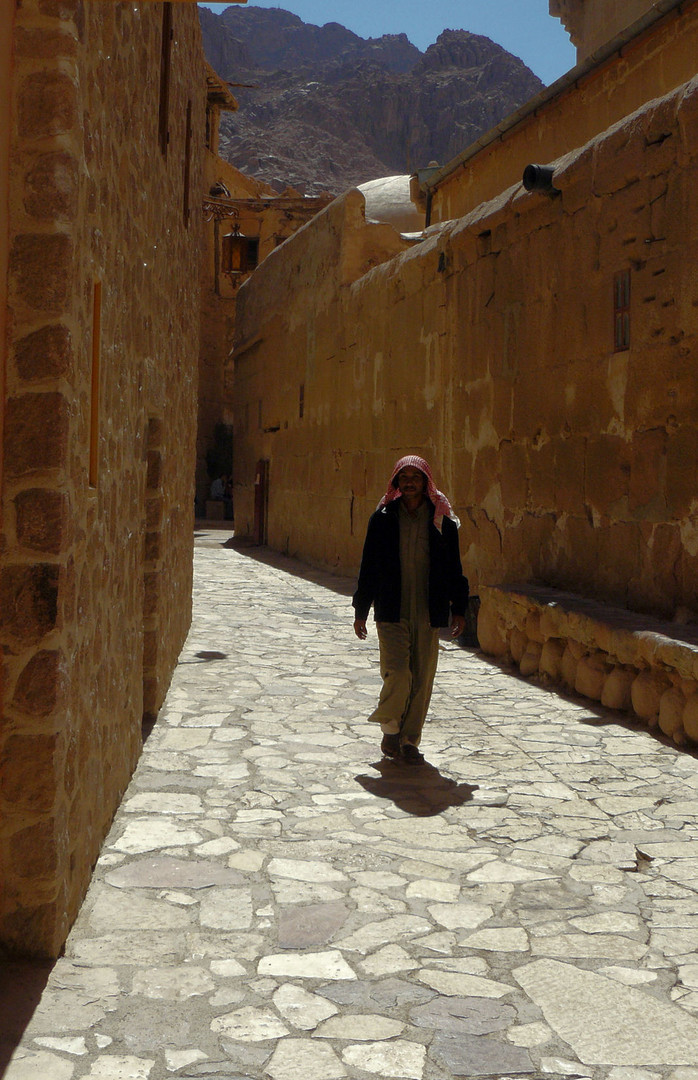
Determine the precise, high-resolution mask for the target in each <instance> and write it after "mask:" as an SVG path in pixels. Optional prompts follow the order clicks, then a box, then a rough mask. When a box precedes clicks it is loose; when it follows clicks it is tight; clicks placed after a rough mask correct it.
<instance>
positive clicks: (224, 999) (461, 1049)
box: [4, 529, 698, 1080]
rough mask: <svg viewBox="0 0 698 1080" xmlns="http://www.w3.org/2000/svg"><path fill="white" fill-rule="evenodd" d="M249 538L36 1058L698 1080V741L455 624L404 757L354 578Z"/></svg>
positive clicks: (206, 606)
mask: <svg viewBox="0 0 698 1080" xmlns="http://www.w3.org/2000/svg"><path fill="white" fill-rule="evenodd" d="M228 537H229V533H227V532H225V531H223V530H221V529H216V530H210V531H200V532H199V534H198V537H197V548H196V585H195V614H194V623H193V626H192V630H191V633H190V635H189V639H188V641H187V644H186V647H185V649H184V651H183V653H182V656H181V658H180V664H179V666H178V668H177V670H176V672H175V675H174V678H173V681H172V685H171V688H170V691H169V694H168V697H167V701H166V703H165V706H164V707H163V709H162V711H161V714H160V716H159V718H158V721H157V723H156V725H155V727H154V729H153V731H152V733H151V735H150V737H149V738H148V740H147V743H146V746H145V749H144V753H143V756H142V759H141V762H140V765H139V767H138V770H137V772H136V774H135V776H134V778H133V782H132V784H131V786H130V788H129V790H128V792H127V794H126V798H125V799H124V802H123V804H122V806H121V808H120V810H119V812H118V814H117V817H116V819H115V821H114V825H113V828H112V830H111V833H110V834H109V836H108V838H107V840H106V842H105V845H104V849H103V854H102V857H101V859H100V861H99V864H98V866H97V869H96V873H95V876H94V880H93V883H92V886H91V888H90V891H89V894H88V897H87V899H86V901H85V904H84V906H83V909H82V912H81V914H80V917H79V919H78V922H77V924H76V926H75V928H74V929H73V932H72V934H71V936H70V938H69V941H68V945H67V948H66V955H65V957H64V958H63V959H61V960H60V961H59V962H58V963H56V964H55V965H54V966H53V969H52V970H51V971H50V974H49V975H48V981H46V978H45V975H46V972H44V971H43V969H40V968H36V969H35V978H34V980H33V983H32V982H31V979H29V981H27V977H26V970H24V969H23V971H20V969H19V968H18V969H17V987H16V989H17V994H16V998H17V1001H18V1002H19V1004H18V1005H17V1008H16V1009H15V1010H13V1011H12V1013H11V1015H9V1014H7V1013H6V1018H5V1025H4V1028H5V1033H4V1040H5V1044H6V1045H5V1050H6V1056H5V1058H4V1060H5V1061H6V1060H7V1054H8V1053H9V1050H8V1040H9V1043H11V1044H12V1045H13V1046H14V1047H15V1050H14V1054H13V1056H12V1060H11V1063H10V1064H9V1066H8V1067H7V1071H6V1072H5V1073H4V1076H5V1077H6V1078H7V1080H79V1078H82V1077H90V1078H100V1080H162V1078H164V1077H172V1076H175V1077H182V1078H187V1080H193V1078H200V1077H205V1078H208V1080H262V1078H267V1077H269V1078H271V1080H334V1078H340V1077H351V1078H357V1080H358V1078H362V1080H369V1078H372V1077H373V1078H376V1077H377V1078H380V1080H383V1078H386V1077H398V1078H400V1077H408V1078H414V1080H421V1078H424V1080H450V1078H452V1077H469V1078H473V1077H525V1076H533V1077H552V1078H555V1077H569V1076H574V1077H593V1078H594V1080H597V1078H598V1080H601V1078H604V1080H605V1078H607V1077H608V1078H609V1080H657V1078H662V1080H664V1078H667V1080H669V1078H671V1080H698V1019H697V1014H698V958H697V957H696V946H698V897H697V896H696V890H697V888H698V844H697V843H696V836H697V835H698V798H697V795H698V792H697V788H698V763H697V762H696V760H695V758H694V757H693V756H692V755H691V754H689V753H686V752H685V751H683V752H682V751H679V750H677V749H676V748H674V747H673V746H669V745H664V744H662V743H661V742H660V741H658V740H657V739H656V738H654V737H653V736H652V735H651V734H649V733H646V732H644V731H640V730H636V729H633V728H632V727H630V726H629V725H625V724H624V723H623V722H622V718H621V717H619V716H618V715H617V714H613V713H610V712H608V711H606V710H603V709H601V708H591V707H590V705H589V703H588V702H587V703H584V702H582V701H581V700H576V701H571V700H566V699H564V698H563V697H560V696H559V695H558V694H557V693H554V692H551V691H548V690H546V689H544V688H542V687H540V686H536V685H534V684H531V683H528V682H525V681H523V680H521V679H520V678H518V677H515V676H514V675H513V674H512V672H511V671H509V670H504V669H502V668H500V667H499V666H497V665H495V664H493V663H491V662H490V661H488V660H486V659H484V658H483V657H482V656H481V655H479V654H478V653H477V652H474V651H469V650H466V649H462V648H460V647H459V646H458V645H454V644H451V643H450V642H447V641H445V640H444V642H443V651H442V654H441V657H440V662H439V663H440V666H439V672H438V674H437V679H436V688H435V693H434V697H433V700H432V707H431V711H430V720H429V722H428V723H427V727H426V728H425V733H424V739H423V742H422V750H423V751H424V753H425V756H426V763H425V764H424V765H423V766H419V767H414V766H412V767H411V766H409V765H406V764H404V763H402V762H400V761H397V762H392V761H388V760H385V759H383V760H382V759H381V757H380V754H379V751H378V744H379V739H380V732H379V731H378V730H377V729H376V728H375V727H374V726H372V725H369V724H367V723H366V719H365V718H366V716H367V715H368V714H369V713H370V712H371V710H372V708H373V706H374V704H375V700H376V697H377V693H378V690H379V684H380V678H379V674H378V652H377V641H376V636H375V632H374V630H373V628H371V632H370V635H369V639H368V641H367V642H365V643H362V642H359V641H358V640H357V639H356V638H355V637H354V635H353V632H352V619H353V613H352V609H351V607H350V601H349V594H350V593H351V587H352V583H351V582H348V581H346V580H345V579H341V578H335V577H332V576H331V575H328V574H324V573H321V572H317V571H312V570H309V569H308V568H306V567H304V566H303V565H302V564H300V563H297V562H294V561H292V560H290V559H286V558H284V557H283V556H279V555H275V554H274V553H272V552H269V551H267V550H266V549H259V548H247V547H242V546H239V545H238V546H235V542H234V541H233V544H232V546H231V544H230V542H229V541H228ZM226 542H228V546H226ZM42 972H43V974H42ZM36 973H38V975H37V974H36ZM37 978H39V981H40V982H41V984H42V985H43V984H44V983H45V987H44V989H43V994H42V996H41V999H40V1001H39V1003H38V1005H37V1006H36V1007H34V1004H33V1003H32V1001H31V995H32V993H34V994H36V993H37V990H36V985H37ZM30 983H31V987H33V989H32V988H31V987H30ZM22 995H24V997H22ZM32 1010H33V1011H32ZM29 1017H31V1019H29V1022H28V1024H27V1020H28V1018H29Z"/></svg>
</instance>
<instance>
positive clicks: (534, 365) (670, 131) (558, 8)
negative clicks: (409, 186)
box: [234, 0, 698, 739]
mask: <svg viewBox="0 0 698 1080" xmlns="http://www.w3.org/2000/svg"><path fill="white" fill-rule="evenodd" d="M551 9H552V10H553V11H554V12H555V13H557V14H561V15H562V16H563V17H564V19H565V20H566V24H567V25H568V26H569V27H570V29H571V30H572V32H573V34H574V39H575V42H576V43H577V45H578V49H579V55H580V64H579V66H578V67H577V68H576V69H574V71H573V72H571V73H570V74H569V76H567V77H565V78H563V79H562V80H560V81H559V82H558V83H557V84H555V86H553V87H552V88H550V89H549V91H548V92H546V94H544V95H542V97H541V98H540V99H536V101H535V102H533V103H531V105H530V107H524V108H523V109H522V110H520V112H519V113H517V114H516V115H515V116H513V117H511V118H510V119H509V121H507V122H505V123H504V124H502V125H500V126H499V128H498V129H497V130H496V131H495V132H492V133H491V134H490V135H489V136H486V137H485V138H483V139H482V140H480V141H479V142H478V144H476V145H475V146H473V147H470V148H468V149H467V150H466V151H464V153H463V154H462V155H460V157H459V158H458V159H456V160H455V161H454V162H452V163H450V164H449V165H448V166H446V167H444V168H442V169H440V170H439V171H438V172H436V173H430V174H429V175H428V176H427V178H426V180H425V183H424V187H425V201H426V203H427V205H428V207H429V211H430V214H431V221H432V225H431V227H430V228H428V229H427V231H426V234H425V239H424V240H423V242H422V243H421V244H417V245H416V246H414V247H411V248H409V249H407V248H406V247H405V245H402V247H401V241H400V237H399V236H398V234H397V233H395V232H392V233H390V234H388V233H381V234H377V233H376V232H375V231H374V227H372V226H367V225H366V223H365V221H364V217H363V199H362V197H361V195H360V194H359V193H358V192H350V193H348V194H347V195H346V196H344V197H343V198H342V199H340V200H338V201H337V202H335V203H334V204H333V205H332V206H330V207H329V208H328V209H327V210H326V211H324V212H323V213H322V214H320V215H319V216H318V217H317V218H316V219H315V220H314V221H313V222H311V223H310V225H308V226H307V227H306V229H305V230H303V232H302V233H301V234H299V235H298V236H297V237H295V238H294V239H293V240H292V241H291V242H290V243H289V244H288V245H286V246H285V247H284V249H282V250H281V251H280V252H278V253H275V254H273V255H272V256H271V257H270V258H269V259H268V260H267V262H266V263H265V265H264V266H263V267H261V268H260V270H259V271H258V273H257V274H256V275H255V276H254V277H253V278H252V279H251V280H250V281H249V282H248V283H247V284H246V285H245V286H244V287H243V288H242V289H241V291H240V294H239V298H238V327H237V334H238V336H237V346H236V352H235V356H234V362H235V379H236V405H235V407H236V422H235V432H236V439H237V457H236V474H235V498H236V505H237V511H236V531H237V532H238V533H245V532H246V533H248V534H249V535H252V536H256V537H257V538H258V539H260V538H265V537H266V538H267V539H268V542H269V543H270V544H271V545H272V546H274V547H276V548H279V549H281V550H286V551H288V552H290V553H292V554H296V555H300V556H301V557H303V558H306V559H309V560H311V561H313V562H316V563H319V564H322V565H324V566H328V567H336V568H338V569H340V570H342V571H345V572H349V573H351V572H353V571H354V570H355V569H356V567H357V565H358V560H359V556H360V548H361V543H362V540H363V535H364V531H365V526H366V521H367V518H368V516H369V514H370V512H371V511H372V509H373V508H374V506H375V504H376V502H377V500H378V498H379V496H380V494H381V491H382V487H383V484H384V482H385V476H386V473H387V470H388V469H389V468H390V466H391V464H392V462H393V461H394V460H395V458H396V457H397V456H398V455H399V454H400V453H402V452H404V451H406V450H408V449H411V450H414V451H416V452H420V453H424V454H425V456H427V457H428V458H430V459H431V460H432V462H433V465H434V468H435V472H436V473H437V475H438V477H439V478H440V479H441V480H442V482H443V486H444V488H445V489H446V490H447V491H448V492H449V494H452V495H453V496H454V497H455V502H456V508H457V511H458V513H459V516H460V517H461V519H462V521H463V528H462V531H461V549H462V553H463V556H464V564H465V568H466V572H467V573H468V576H469V577H470V578H471V582H472V584H473V586H474V589H475V590H476V591H477V590H479V591H481V592H482V593H483V595H489V594H487V588H488V587H489V588H490V589H492V587H494V586H499V585H502V584H504V583H507V582H524V583H529V584H530V583H537V584H538V586H540V587H544V586H545V587H548V588H553V589H557V590H562V591H564V592H566V593H575V594H579V595H581V597H585V598H595V599H598V600H601V601H603V602H604V603H605V604H607V605H608V604H615V605H618V606H619V607H620V608H621V609H622V610H624V611H625V613H626V615H627V613H628V611H635V612H638V613H641V614H642V617H643V618H645V619H646V617H647V616H649V615H654V616H659V617H661V618H663V619H673V618H675V617H676V618H679V619H681V620H682V621H685V620H686V619H689V620H690V619H691V618H692V617H695V613H696V612H698V529H697V526H696V510H697V509H698V494H697V492H698V485H697V480H698V469H697V462H698V419H697V417H698V413H697V411H696V378H695V352H696V334H697V332H698V324H697V320H698V274H697V272H696V265H698V251H697V250H696V248H697V244H698V228H697V225H698V195H697V192H698V184H697V182H696V181H697V179H698V120H697V118H698V78H697V77H696V69H697V64H696V57H697V56H698V48H696V44H697V42H698V4H696V3H672V2H670V0H666V2H662V3H659V4H649V3H645V4H638V3H632V2H627V3H622V2H620V0H619V2H618V3H615V4H612V5H611V4H606V3H603V2H601V0H598V2H597V0H579V2H576V3H567V4H557V3H553V4H551ZM609 20H610V21H609ZM600 35H601V37H603V39H604V40H603V42H602V43H601V44H599V42H600V40H601V38H600ZM607 35H611V37H612V40H611V41H610V42H609V41H608V39H607ZM529 164H538V165H543V166H548V167H550V172H551V173H552V183H550V184H548V188H547V190H545V185H543V189H542V190H528V189H527V188H526V187H525V186H524V185H523V184H522V182H521V181H522V174H523V172H524V169H525V167H526V166H527V165H529ZM549 175H550V174H548V176H549ZM545 176H546V174H545V173H543V179H544V180H545ZM490 600H491V604H492V605H494V609H493V610H492V612H491V619H490V624H491V625H490V630H491V633H490V635H489V638H488V645H489V647H491V651H495V652H499V653H500V654H503V653H509V654H510V655H512V656H514V658H515V659H518V658H519V657H521V655H522V652H523V649H524V647H525V642H524V643H523V644H522V641H521V640H519V641H518V644H517V645H516V646H515V647H514V648H512V641H511V631H512V626H511V618H510V616H511V613H510V612H509V613H507V611H505V607H506V604H507V602H508V601H507V597H506V595H503V596H502V597H501V610H497V609H496V605H497V602H498V601H497V597H496V595H495V594H494V593H492V596H491V597H490ZM490 600H488V603H490ZM524 607H525V605H524ZM528 614H530V612H529V613H527V612H526V611H524V616H526V617H528ZM507 619H509V622H507ZM485 621H486V620H485ZM529 621H530V620H529ZM534 623H535V625H534ZM539 629H540V619H538V622H536V620H535V619H533V617H532V621H531V626H530V627H529V630H530V631H531V632H530V633H529V639H531V640H533V644H534V645H536V646H537V654H536V667H537V664H538V660H539V659H540V654H541V651H542V648H543V645H544V635H543V636H541V634H540V632H539ZM654 629H655V631H656V627H655V628H654ZM694 629H695V628H694ZM518 630H519V631H520V632H521V633H523V631H522V630H521V627H519V628H518ZM550 632H551V633H552V632H553V631H552V630H551V631H550ZM555 632H556V633H557V635H558V636H557V637H556V639H555V649H556V650H558V652H559V655H558V658H557V668H556V673H557V674H558V675H559V674H560V672H561V661H562V655H563V654H564V652H565V649H566V645H565V641H564V640H563V636H562V631H560V630H559V628H558V630H557V631H555ZM595 633H596V634H597V637H596V638H595V639H594V640H592V641H591V642H590V641H585V642H582V643H581V644H580V643H577V645H578V646H579V647H578V648H577V646H575V648H576V649H577V655H576V657H574V659H575V664H576V662H577V661H578V660H580V659H582V658H585V663H587V660H586V658H587V656H588V655H591V654H592V653H593V654H594V655H593V656H592V659H593V662H594V663H595V664H597V666H598V672H597V674H598V673H600V676H603V677H605V676H606V675H608V674H610V673H611V668H614V667H617V666H618V664H620V665H621V667H622V668H623V672H622V674H623V677H624V678H625V679H626V684H627V685H626V689H627V686H628V685H629V684H630V682H631V681H632V679H634V678H636V677H637V675H638V670H639V672H640V673H642V674H648V675H650V676H651V677H652V678H654V677H655V675H656V680H655V682H653V683H652V687H651V689H652V694H653V695H654V696H653V698H652V700H653V702H654V704H653V705H652V707H651V709H650V708H649V707H647V709H645V704H642V703H640V706H639V709H638V710H636V711H640V714H641V715H643V711H642V710H645V712H647V718H648V719H650V720H653V719H656V718H657V716H658V713H659V704H658V702H659V697H660V696H661V693H664V692H665V691H669V690H671V693H672V695H673V696H672V697H671V701H672V702H673V705H672V709H673V712H672V717H673V719H672V720H671V722H670V721H669V720H667V721H666V725H665V726H666V727H667V728H668V729H670V733H671V734H673V735H674V736H675V737H676V738H679V739H680V738H681V737H682V732H683V727H682V721H681V720H680V717H681V716H682V715H683V709H684V705H685V703H686V701H687V700H688V699H691V700H693V701H694V704H695V703H696V702H698V697H694V695H695V694H696V689H697V687H698V684H697V683H696V678H697V677H698V665H696V663H695V659H696V655H698V654H697V653H696V644H695V642H693V643H691V642H690V641H689V640H688V639H690V638H691V634H690V633H689V632H688V630H687V631H686V633H685V634H684V635H683V636H684V637H685V638H686V639H687V641H686V643H685V644H686V649H687V651H686V650H684V652H685V655H684V653H682V654H681V657H678V654H677V656H676V657H673V658H671V662H669V660H668V659H667V657H666V656H664V658H663V659H660V658H658V656H656V655H655V653H654V652H652V650H651V649H650V652H649V653H648V655H647V656H642V657H639V659H638V657H635V656H634V654H633V655H632V656H627V655H626V654H625V653H624V652H623V650H622V649H621V648H620V646H617V647H616V646H614V647H611V644H609V641H610V637H609V633H606V639H605V644H604V645H602V644H601V637H600V635H601V634H602V630H598V632H596V631H595ZM670 633H673V631H672V632H670ZM536 635H538V637H537V638H536ZM524 636H525V635H524ZM675 636H676V637H678V636H680V634H679V631H678V630H676V631H675ZM545 640H547V639H545ZM519 645H522V648H521V649H520V648H519ZM535 652H536V650H535V649H534V650H533V653H535ZM596 654H598V655H596ZM619 657H620V659H619ZM677 657H678V658H677ZM636 660H637V664H636V666H635V667H633V664H635V661H636ZM684 660H685V661H686V663H684ZM589 663H591V662H589ZM553 666H554V665H553ZM626 669H627V670H626ZM660 669H661V670H660ZM532 670H534V668H530V669H529V673H530V671H532ZM541 670H542V669H541ZM669 670H671V673H672V674H671V679H670V681H669V683H666V682H662V679H664V678H665V676H666V677H667V678H668V675H667V672H668V671H669ZM653 672H654V675H653V674H652V673H653ZM657 672H659V674H657ZM600 676H599V678H597V679H596V681H595V683H594V695H595V696H597V697H600V696H601V694H602V692H603V691H602V689H601V683H602V682H603V678H601V677H600ZM660 676H661V677H660ZM576 679H577V676H576V669H575V672H572V671H571V668H570V669H569V670H568V673H567V677H566V681H567V682H568V683H570V684H571V685H576ZM672 680H673V681H672ZM578 688H579V687H578ZM660 691H661V693H660ZM679 698H680V699H681V700H680V701H679ZM655 699H656V700H655ZM623 700H624V701H627V700H628V697H627V694H626V696H625V698H624V699H623ZM638 702H639V699H638ZM634 705H635V699H633V706H634ZM677 716H678V717H679V720H678V721H676V717H677ZM675 721H676V722H675ZM684 726H685V729H686V732H688V733H689V734H691V732H692V731H693V732H694V734H692V737H696V735H698V725H696V726H695V728H693V729H691V730H689V727H690V725H684Z"/></svg>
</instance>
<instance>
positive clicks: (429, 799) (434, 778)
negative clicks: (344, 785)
mask: <svg viewBox="0 0 698 1080" xmlns="http://www.w3.org/2000/svg"><path fill="white" fill-rule="evenodd" d="M373 768H374V769H377V771H378V772H379V773H380V776H366V775H364V776H356V777H354V779H355V780H356V781H357V783H359V784H361V787H362V788H364V790H365V791H368V792H370V793H371V795H377V796H378V798H379V799H390V800H391V801H392V802H394V803H395V805H396V806H399V807H400V809H401V810H404V811H405V812H406V813H407V814H414V815H415V817H434V816H435V815H436V814H441V813H443V811H444V810H446V809H448V807H449V806H462V805H463V804H464V803H466V802H470V801H471V799H472V797H473V792H474V791H477V789H478V785H477V784H457V783H456V781H455V780H450V779H449V778H448V777H447V776H442V775H441V773H440V772H439V770H438V769H437V768H435V767H434V766H433V765H430V764H429V762H428V761H424V762H422V764H421V765H407V764H406V763H405V762H403V761H401V760H400V758H397V759H395V760H392V759H390V758H382V759H381V760H380V761H378V762H376V763H375V764H374V765H373Z"/></svg>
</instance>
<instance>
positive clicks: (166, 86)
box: [158, 3, 174, 157]
mask: <svg viewBox="0 0 698 1080" xmlns="http://www.w3.org/2000/svg"><path fill="white" fill-rule="evenodd" d="M173 36H174V30H173V29H172V4H171V3H164V4H163V6H162V56H161V59H160V109H159V112H158V138H159V142H160V150H161V152H162V155H163V157H167V145H168V143H169V141H170V132H169V120H170V69H171V66H172V38H173Z"/></svg>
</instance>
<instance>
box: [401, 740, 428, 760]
mask: <svg viewBox="0 0 698 1080" xmlns="http://www.w3.org/2000/svg"><path fill="white" fill-rule="evenodd" d="M402 757H403V760H404V761H405V762H406V763H407V764H408V765H421V764H422V763H423V762H424V754H420V752H419V750H418V749H417V747H416V746H412V744H411V743H405V745H404V746H403V748H402Z"/></svg>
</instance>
